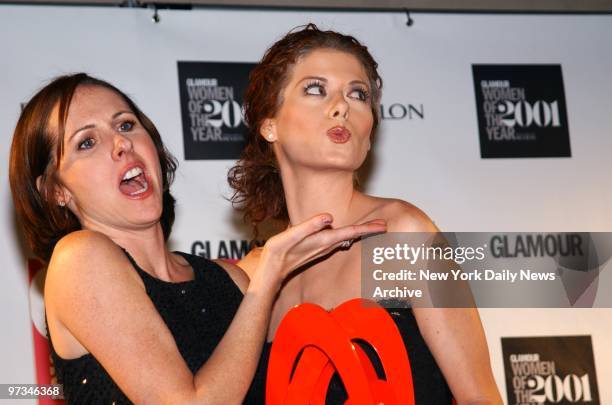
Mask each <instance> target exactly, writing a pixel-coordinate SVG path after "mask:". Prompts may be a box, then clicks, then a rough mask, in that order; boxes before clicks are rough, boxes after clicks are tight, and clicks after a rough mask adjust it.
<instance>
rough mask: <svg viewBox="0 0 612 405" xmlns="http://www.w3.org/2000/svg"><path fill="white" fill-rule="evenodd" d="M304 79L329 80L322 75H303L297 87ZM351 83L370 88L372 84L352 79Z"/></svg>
mask: <svg viewBox="0 0 612 405" xmlns="http://www.w3.org/2000/svg"><path fill="white" fill-rule="evenodd" d="M304 80H317V81H320V82H324V83H327V82H328V80H327V79H326V78H324V77H321V76H305V77H303V78H302V79H301V80H300V81H299V82H297V85H296V87H297V86H299V85H300V83H302V82H303V81H304ZM349 84H362V85H364V86H365V87H366V88H367V89H368V90H369V89H370V86H369V85H368V83H366V82H364V81H363V80H351V81H350V82H349Z"/></svg>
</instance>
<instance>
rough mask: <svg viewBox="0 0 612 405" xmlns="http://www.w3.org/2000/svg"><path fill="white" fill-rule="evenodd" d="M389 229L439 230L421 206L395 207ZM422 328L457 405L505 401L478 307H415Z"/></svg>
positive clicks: (393, 230) (421, 330) (405, 205)
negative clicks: (494, 375) (492, 367)
mask: <svg viewBox="0 0 612 405" xmlns="http://www.w3.org/2000/svg"><path fill="white" fill-rule="evenodd" d="M395 208H396V210H395V211H396V212H395V213H394V215H393V219H390V220H389V231H390V232H440V231H439V229H438V228H437V227H436V226H435V225H434V223H433V222H432V221H431V220H430V219H429V218H428V217H427V215H425V214H424V213H423V212H422V211H420V210H419V209H418V208H416V207H414V206H411V205H410V204H407V203H404V204H403V205H401V206H400V207H397V206H396V207H395ZM413 312H414V316H415V318H416V321H417V324H418V326H419V330H420V332H421V334H422V335H423V338H424V339H425V342H426V343H427V346H428V347H429V350H430V351H431V353H432V354H433V356H434V358H435V359H436V362H437V363H438V365H439V367H440V369H441V370H442V373H443V374H444V377H445V378H446V381H447V382H448V384H449V386H450V388H451V391H452V393H453V396H454V397H455V399H456V401H457V404H458V405H463V404H473V405H476V404H478V405H481V404H482V405H485V404H496V405H497V404H502V403H503V402H502V400H501V396H500V394H499V390H498V388H497V385H496V383H495V379H494V378H493V372H492V370H491V362H490V358H489V349H488V346H487V341H486V338H485V334H484V330H483V328H482V323H481V321H480V317H479V315H478V310H477V309H476V308H413Z"/></svg>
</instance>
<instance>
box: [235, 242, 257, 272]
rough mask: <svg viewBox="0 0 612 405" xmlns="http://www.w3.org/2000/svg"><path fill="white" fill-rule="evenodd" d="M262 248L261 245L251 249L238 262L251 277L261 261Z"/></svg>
mask: <svg viewBox="0 0 612 405" xmlns="http://www.w3.org/2000/svg"><path fill="white" fill-rule="evenodd" d="M262 250H263V248H261V247H256V248H254V249H251V251H250V252H249V253H248V254H247V255H246V256H244V257H243V258H242V259H241V260H240V261H239V262H238V263H237V265H238V266H240V268H241V269H242V270H244V272H245V273H246V274H247V275H248V276H249V278H251V277H253V273H254V272H255V269H256V268H257V264H258V263H259V259H260V257H261V252H262Z"/></svg>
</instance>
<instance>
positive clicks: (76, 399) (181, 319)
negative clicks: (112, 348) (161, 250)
mask: <svg viewBox="0 0 612 405" xmlns="http://www.w3.org/2000/svg"><path fill="white" fill-rule="evenodd" d="M180 254H181V256H183V257H184V258H185V259H186V260H187V261H188V262H189V264H190V265H191V267H192V268H193V272H194V279H193V280H190V281H185V282H179V283H171V282H166V281H163V280H160V279H157V278H155V277H153V276H151V275H150V274H149V273H147V272H145V271H144V270H142V269H141V268H140V267H138V265H137V264H136V262H135V261H134V260H133V259H132V257H130V255H129V254H127V252H126V255H127V256H128V258H129V259H130V261H131V262H132V265H133V266H134V268H135V269H136V271H137V272H138V274H139V275H140V277H141V278H142V280H143V282H144V285H145V288H146V292H147V295H148V296H149V298H150V299H151V301H152V302H153V304H154V305H155V308H156V309H157V311H158V312H159V314H160V315H161V317H162V319H163V320H164V322H165V323H166V325H167V326H168V329H170V331H171V332H172V335H173V336H174V340H175V341H176V344H177V347H178V349H179V351H180V353H181V355H182V356H183V359H185V362H186V363H187V365H188V366H189V369H190V370H191V372H192V373H195V372H196V371H197V370H198V369H199V368H200V367H201V366H202V365H203V364H204V363H205V362H206V360H208V358H209V357H210V355H211V354H212V352H213V351H214V349H215V347H217V344H218V343H219V341H220V340H221V338H222V337H223V335H224V334H225V332H226V330H227V328H228V327H229V325H230V323H231V321H232V319H233V318H234V315H235V313H236V311H237V310H238V306H239V305H240V302H241V301H242V298H243V295H242V292H241V291H240V290H239V289H238V287H237V286H236V284H234V281H233V280H232V279H231V278H230V276H229V275H228V274H227V272H226V271H225V270H224V269H223V268H222V267H220V266H219V265H218V264H216V263H214V262H211V261H209V260H206V259H204V258H202V257H199V256H193V255H189V254H186V253H180ZM118 333H121V332H120V331H118ZM49 343H50V346H51V356H52V358H53V362H54V363H55V370H56V374H57V377H58V382H59V383H60V384H63V388H64V398H65V399H66V402H67V403H68V404H108V405H110V404H116V405H119V404H130V403H131V402H130V400H129V399H128V398H127V397H126V396H125V394H124V393H123V392H122V391H121V390H120V389H119V387H118V386H117V384H115V382H114V381H113V380H112V379H111V377H110V376H109V375H108V373H107V372H106V371H105V370H104V368H102V366H101V365H100V363H99V362H98V361H97V360H96V359H95V357H94V356H92V355H91V354H85V355H83V356H81V357H79V358H76V359H69V360H67V359H63V358H61V357H59V356H58V354H57V353H56V352H55V350H54V348H53V345H52V344H51V339H49ZM260 368H261V367H260ZM263 390H264V388H263V387H257V386H252V387H251V389H250V390H249V393H248V394H247V397H246V400H245V403H246V404H253V405H254V404H263V402H259V401H258V399H256V398H258V396H259V395H260V394H259V393H261V392H263ZM254 395H256V397H254Z"/></svg>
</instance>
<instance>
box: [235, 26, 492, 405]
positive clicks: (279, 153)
mask: <svg viewBox="0 0 612 405" xmlns="http://www.w3.org/2000/svg"><path fill="white" fill-rule="evenodd" d="M377 66H378V65H377V63H376V61H375V60H374V59H373V58H372V56H371V55H370V53H369V52H368V50H367V48H366V47H365V46H363V45H361V44H360V43H359V42H358V41H357V40H356V39H355V38H353V37H351V36H347V35H342V34H340V33H337V32H333V31H321V30H319V29H318V28H317V27H316V26H315V25H313V24H309V25H308V26H306V27H304V28H303V29H300V30H297V31H293V32H290V33H289V34H287V35H286V36H285V37H284V38H282V39H281V40H279V41H278V42H276V43H275V44H274V45H272V47H270V48H269V49H268V50H267V52H266V53H265V55H264V56H263V59H262V60H261V62H260V63H259V64H258V65H256V66H255V68H254V69H253V71H252V72H251V76H250V82H249V85H248V88H247V91H246V95H245V117H246V121H247V124H248V126H249V130H250V133H249V139H248V144H247V146H246V148H245V150H244V153H243V155H242V157H241V159H240V160H239V161H238V163H237V164H236V166H234V167H233V168H232V170H231V171H230V173H229V176H228V178H229V182H230V185H231V186H232V187H233V188H234V190H235V193H234V195H233V202H234V204H236V205H238V206H239V207H241V208H242V209H243V210H244V213H245V218H246V219H247V220H249V221H251V223H253V224H254V225H255V227H257V225H259V224H261V223H262V222H263V221H266V220H269V219H274V220H279V221H281V222H284V223H286V224H289V225H293V224H297V223H299V222H301V221H303V220H304V219H306V218H308V217H309V216H310V215H312V214H313V213H315V212H319V211H325V212H330V213H332V215H333V216H334V218H335V219H336V221H335V223H334V226H342V225H346V224H350V223H356V222H361V221H369V220H372V219H374V218H383V219H384V220H386V222H387V229H388V231H391V232H437V231H438V230H437V228H436V226H435V225H434V223H433V222H432V221H431V220H430V219H429V218H428V217H427V215H426V214H424V213H423V212H422V211H421V210H420V209H418V208H417V207H415V206H414V205H412V204H410V203H407V202H404V201H400V200H394V199H386V198H379V197H373V196H369V195H366V194H364V193H362V192H361V191H359V190H358V189H357V188H356V187H355V172H356V171H357V169H358V168H359V167H360V166H361V165H362V163H363V161H364V159H365V157H366V155H367V153H368V151H369V149H370V144H371V138H372V135H373V133H374V131H375V130H376V128H377V126H378V122H379V117H378V111H379V103H380V96H381V87H382V81H381V78H380V76H379V75H378V72H377ZM260 254H261V252H260V251H258V250H255V251H253V252H252V253H251V254H249V256H248V257H247V258H246V259H244V260H243V261H242V262H240V263H239V265H240V266H241V267H243V268H244V269H245V270H246V271H247V273H249V274H252V273H251V272H252V271H253V270H254V269H255V268H256V266H257V263H259V260H261V257H262V256H261V255H260ZM360 269H361V264H360V243H359V241H355V242H354V243H352V245H350V246H348V244H345V248H344V249H339V250H336V251H334V252H333V253H332V254H330V255H328V256H326V257H325V258H323V259H321V260H317V261H313V262H311V263H309V264H308V265H307V266H304V267H303V268H302V269H301V270H302V271H300V272H299V273H295V274H292V275H291V277H289V278H288V279H287V280H286V282H285V283H284V285H283V288H282V289H281V292H280V294H279V297H278V299H277V300H276V302H275V303H274V308H273V310H272V319H271V324H270V329H269V331H268V340H269V341H272V340H273V338H274V336H275V332H276V329H277V327H278V325H279V323H280V322H281V320H282V318H283V316H284V315H285V313H286V312H287V311H288V310H289V309H290V308H292V307H293V306H295V305H297V304H300V303H304V302H311V303H315V304H319V305H320V306H322V307H323V308H325V309H327V310H330V309H332V308H335V307H337V306H339V305H340V304H342V303H343V302H346V301H347V300H349V299H352V298H356V297H359V296H360V286H361V278H360ZM392 315H393V318H394V321H395V322H396V324H397V326H398V329H399V330H400V332H401V334H402V337H403V338H404V344H405V345H406V348H407V352H408V354H409V357H410V361H411V366H412V373H413V380H414V387H415V398H416V402H417V404H427V405H429V404H443V403H450V402H451V392H452V396H453V397H454V398H455V399H456V400H457V402H458V403H459V404H467V403H479V404H485V403H486V404H499V403H501V398H500V395H499V392H498V389H497V387H496V385H495V381H494V379H493V375H492V371H491V367H490V361H489V355H488V349H487V344H486V340H485V337H484V333H483V329H482V326H481V322H480V319H479V316H478V312H477V310H476V309H442V308H414V309H413V310H410V309H405V310H394V311H393V312H392ZM267 350H269V344H268V345H266V351H267ZM266 355H267V354H266V353H264V357H265V356H266ZM256 378H260V379H264V378H265V376H264V372H263V370H260V372H259V373H258V377H256ZM447 383H448V385H447ZM449 386H450V391H451V392H449V388H448V387H449ZM345 399H346V396H345V392H343V389H342V387H341V385H340V384H339V382H338V381H336V383H335V384H331V385H330V388H329V391H328V393H327V400H328V403H343V401H344V400H345Z"/></svg>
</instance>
